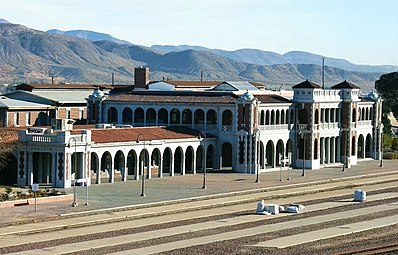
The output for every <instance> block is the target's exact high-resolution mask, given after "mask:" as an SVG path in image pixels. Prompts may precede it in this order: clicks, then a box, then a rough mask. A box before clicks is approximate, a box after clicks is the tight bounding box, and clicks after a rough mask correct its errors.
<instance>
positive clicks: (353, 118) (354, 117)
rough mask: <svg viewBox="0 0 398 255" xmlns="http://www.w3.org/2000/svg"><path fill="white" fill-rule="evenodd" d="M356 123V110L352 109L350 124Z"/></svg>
mask: <svg viewBox="0 0 398 255" xmlns="http://www.w3.org/2000/svg"><path fill="white" fill-rule="evenodd" d="M356 121H357V110H356V109H355V108H352V122H356Z"/></svg>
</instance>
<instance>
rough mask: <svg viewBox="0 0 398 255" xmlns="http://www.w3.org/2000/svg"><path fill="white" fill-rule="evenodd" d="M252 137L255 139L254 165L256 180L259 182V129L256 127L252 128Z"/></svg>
mask: <svg viewBox="0 0 398 255" xmlns="http://www.w3.org/2000/svg"><path fill="white" fill-rule="evenodd" d="M253 136H254V139H255V141H256V147H255V148H256V155H257V157H256V162H255V166H256V182H260V164H259V158H260V157H259V156H260V146H259V145H260V130H259V129H258V128H256V129H254V133H253Z"/></svg>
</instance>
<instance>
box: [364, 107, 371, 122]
mask: <svg viewBox="0 0 398 255" xmlns="http://www.w3.org/2000/svg"><path fill="white" fill-rule="evenodd" d="M365 116H366V117H365V118H366V120H370V118H369V108H368V107H366V114H365Z"/></svg>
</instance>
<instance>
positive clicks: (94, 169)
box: [90, 152, 100, 183]
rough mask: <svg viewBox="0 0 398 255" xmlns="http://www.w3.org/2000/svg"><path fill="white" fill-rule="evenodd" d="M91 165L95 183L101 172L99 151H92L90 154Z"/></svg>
mask: <svg viewBox="0 0 398 255" xmlns="http://www.w3.org/2000/svg"><path fill="white" fill-rule="evenodd" d="M90 167H91V169H90V170H91V183H95V181H96V179H97V175H98V174H100V172H99V158H98V155H97V153H95V152H91V154H90Z"/></svg>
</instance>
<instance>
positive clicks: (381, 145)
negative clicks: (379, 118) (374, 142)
mask: <svg viewBox="0 0 398 255" xmlns="http://www.w3.org/2000/svg"><path fill="white" fill-rule="evenodd" d="M379 130H380V167H383V124H382V123H381V122H380V123H379Z"/></svg>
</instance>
